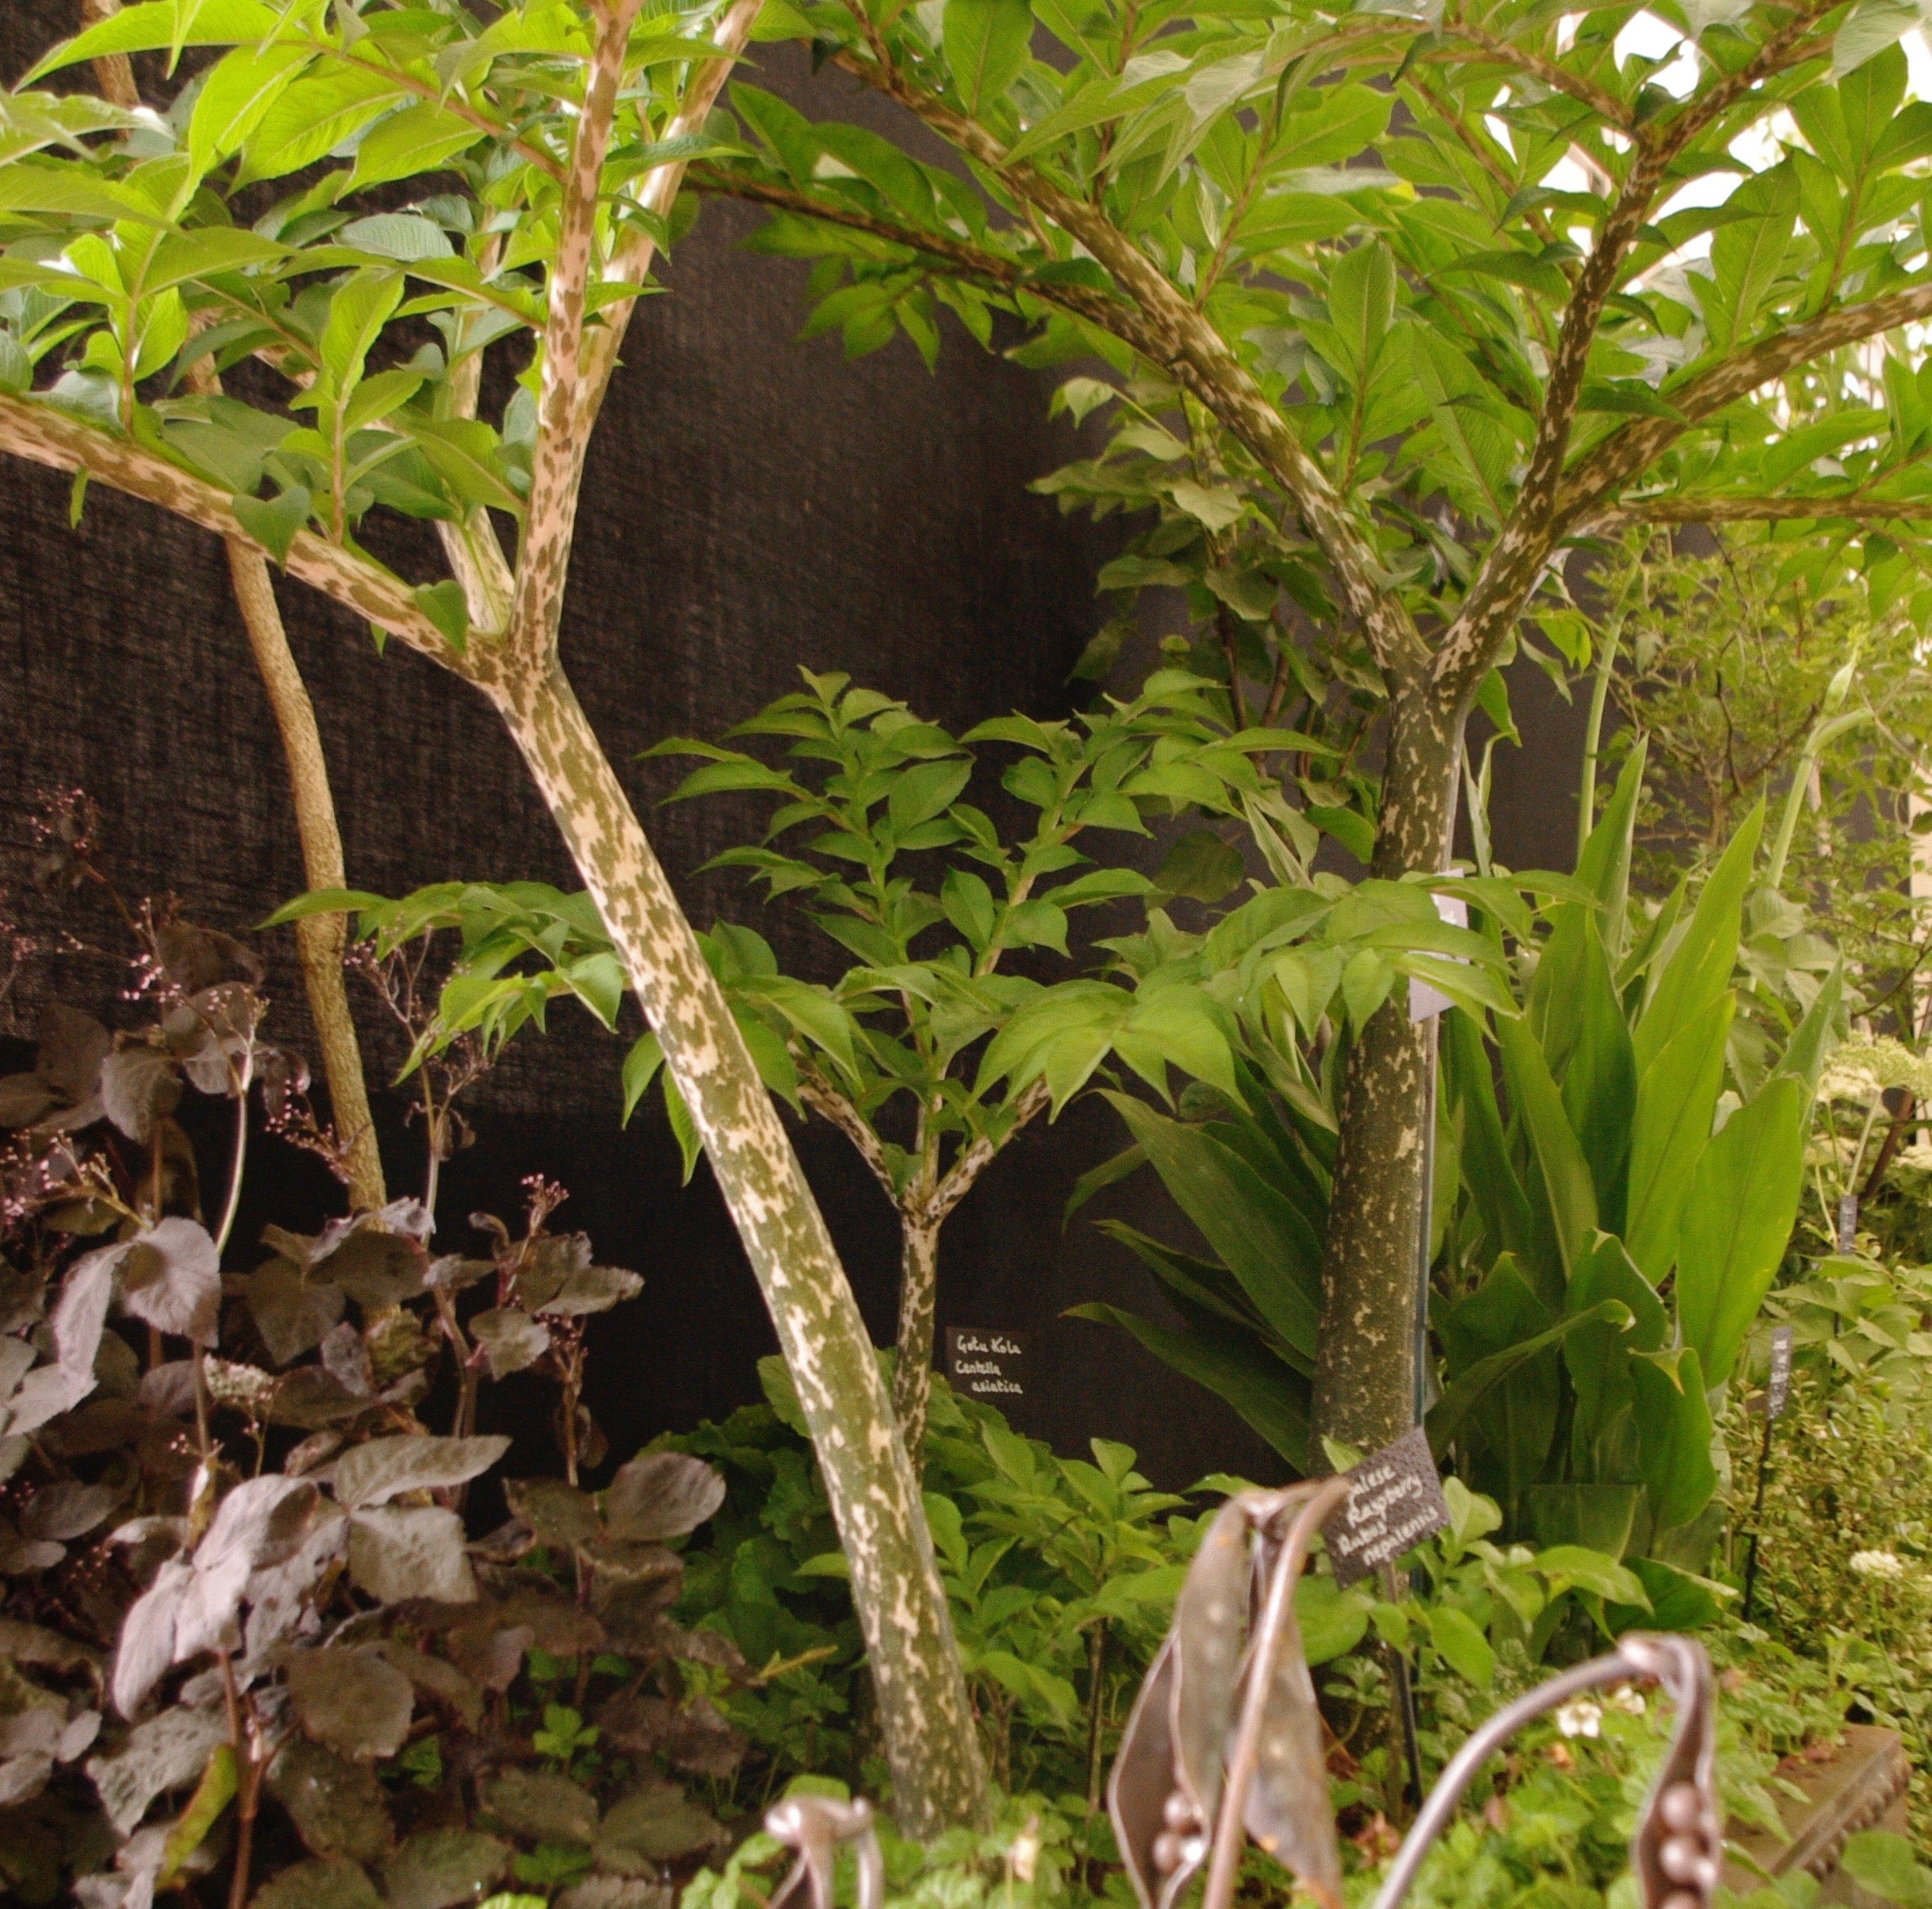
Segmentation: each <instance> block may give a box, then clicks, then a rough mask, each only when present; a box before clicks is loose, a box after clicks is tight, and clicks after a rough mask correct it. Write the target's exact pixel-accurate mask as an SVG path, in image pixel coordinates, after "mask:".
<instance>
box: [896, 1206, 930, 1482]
mask: <svg viewBox="0 0 1932 1909" xmlns="http://www.w3.org/2000/svg"><path fill="white" fill-rule="evenodd" d="M938 1306H939V1226H938V1221H936V1220H933V1221H927V1220H916V1219H914V1218H913V1217H912V1215H909V1214H908V1215H904V1216H903V1217H902V1219H901V1220H900V1223H899V1357H898V1359H897V1360H896V1362H895V1363H894V1366H893V1368H892V1409H893V1414H894V1416H895V1417H896V1418H897V1419H898V1420H899V1431H900V1433H901V1434H902V1435H903V1437H904V1439H905V1442H906V1450H907V1455H909V1456H910V1458H911V1459H912V1469H913V1471H914V1472H916V1473H922V1472H924V1470H925V1433H926V1412H927V1409H928V1407H929V1405H930V1404H931V1402H932V1397H933V1320H934V1319H935V1317H936V1316H937V1315H938Z"/></svg>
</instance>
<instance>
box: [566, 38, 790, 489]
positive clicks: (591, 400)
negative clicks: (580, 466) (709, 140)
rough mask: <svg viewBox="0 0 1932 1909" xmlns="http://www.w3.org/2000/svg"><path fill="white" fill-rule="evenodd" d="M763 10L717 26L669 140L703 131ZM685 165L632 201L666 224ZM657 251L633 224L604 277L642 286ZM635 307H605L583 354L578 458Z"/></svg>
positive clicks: (652, 175) (647, 181)
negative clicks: (708, 53)
mask: <svg viewBox="0 0 1932 1909" xmlns="http://www.w3.org/2000/svg"><path fill="white" fill-rule="evenodd" d="M763 7H764V0H733V6H732V8H731V11H729V13H727V14H726V15H725V17H724V19H723V20H721V21H720V22H719V24H718V30H717V32H716V34H714V35H713V36H712V39H711V45H712V47H713V48H714V49H715V50H716V57H715V58H712V59H709V60H706V61H704V62H703V63H698V64H695V65H694V70H693V72H692V74H691V77H690V82H689V84H688V85H687V87H686V89H685V97H684V103H683V105H682V106H681V107H679V108H678V111H677V115H676V116H675V117H673V118H672V120H671V123H670V124H668V126H666V127H665V128H664V137H665V138H667V139H683V138H686V137H694V136H695V135H696V134H698V133H702V132H703V130H704V123H705V121H706V120H708V119H709V118H710V117H711V108H712V107H713V106H714V105H716V103H717V98H718V94H719V93H720V90H721V89H722V88H723V86H724V85H725V80H726V79H727V78H728V77H729V75H730V72H731V69H732V67H733V66H734V65H736V64H737V63H738V55H739V54H741V53H742V52H743V51H744V50H745V43H746V41H748V40H749V39H750V38H751V29H752V28H753V27H754V26H755V24H757V21H758V16H759V12H760V11H762V9H763ZM694 52H695V49H694ZM687 163H688V162H687V161H685V160H683V159H674V160H672V161H670V162H669V163H667V164H664V165H662V166H657V167H653V168H652V169H651V171H650V172H646V174H645V175H644V178H643V181H642V184H641V185H639V184H635V183H633V186H632V187H631V189H630V191H629V197H630V198H632V199H633V201H634V202H636V203H637V205H638V206H639V207H642V209H643V210H644V211H646V212H649V213H651V214H653V215H655V216H656V217H657V218H659V219H668V217H669V216H670V215H671V208H672V206H673V205H674V204H675V203H676V202H677V192H678V188H679V187H680V186H681V185H682V184H683V183H684V176H685V167H686V165H687ZM656 251H657V241H656V240H655V239H654V238H653V237H651V234H650V233H649V232H647V231H646V229H645V228H644V224H643V222H642V220H636V221H633V224H632V225H631V228H630V230H629V233H628V234H627V235H626V236H625V237H624V241H623V242H622V243H621V244H620V245H619V246H618V247H617V248H616V251H615V252H614V253H613V254H612V256H611V261H610V263H609V264H608V265H607V267H605V271H604V276H605V277H606V279H607V280H611V281H614V282H616V283H617V284H620V285H642V284H643V282H644V276H645V274H646V272H649V271H650V270H651V259H652V258H653V257H654V256H655V254H656ZM636 310H637V299H636V298H634V297H633V298H625V299H623V300H621V301H620V302H618V303H616V304H615V305H611V306H607V307H605V308H604V311H603V314H602V318H603V323H602V324H600V325H599V327H598V330H597V331H596V333H594V335H593V336H592V337H591V340H590V350H589V351H588V352H587V353H586V354H585V366H584V379H583V385H582V388H581V391H580V392H579V394H578V398H577V433H578V440H579V454H580V455H581V446H582V444H583V442H584V441H586V440H588V438H589V437H590V426H591V425H592V424H594V422H595V421H596V418H597V414H598V410H599V409H600V408H601V407H602V406H603V399H604V393H605V392H606V390H607V389H609V386H610V382H611V374H612V372H615V371H616V368H617V354H618V351H619V350H620V348H621V346H623V343H624V333H625V331H626V330H627V329H628V328H629V324H630V321H631V315H632V313H633V311H636Z"/></svg>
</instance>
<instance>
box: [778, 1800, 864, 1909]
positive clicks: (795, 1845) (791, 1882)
mask: <svg viewBox="0 0 1932 1909" xmlns="http://www.w3.org/2000/svg"><path fill="white" fill-rule="evenodd" d="M872 1824H873V1816H872V1805H871V1804H870V1803H868V1802H867V1801H866V1800H865V1798H864V1797H862V1796H860V1797H855V1798H853V1799H852V1800H851V1802H849V1803H847V1802H839V1801H838V1799H837V1798H833V1797H827V1796H788V1797H787V1798H785V1800H784V1802H779V1803H774V1804H772V1807H771V1808H770V1809H768V1810H767V1811H765V1820H764V1826H765V1831H766V1833H767V1834H768V1835H771V1836H775V1837H777V1839H778V1840H779V1842H781V1843H784V1844H785V1846H787V1847H788V1848H790V1849H794V1850H797V1851H798V1861H797V1862H796V1863H793V1865H792V1867H791V1872H790V1875H788V1876H786V1877H785V1881H783V1882H782V1883H781V1884H780V1885H779V1886H778V1888H777V1889H776V1890H775V1891H774V1892H773V1894H772V1898H771V1902H770V1903H769V1905H768V1909H784V1905H785V1904H786V1903H788V1902H791V1901H792V1899H793V1898H794V1896H795V1895H796V1894H798V1892H799V1890H800V1889H801V1887H806V1888H809V1889H810V1891H811V1894H812V1909H834V1903H833V1875H834V1871H835V1867H836V1864H837V1862H838V1846H839V1844H841V1843H842V1842H851V1843H856V1844H857V1845H858V1851H857V1854H858V1858H859V1902H858V1909H885V1902H886V1859H885V1857H884V1856H883V1855H881V1852H880V1849H879V1838H878V1836H877V1833H876V1831H875V1830H874V1829H873V1827H872Z"/></svg>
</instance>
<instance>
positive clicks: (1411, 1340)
mask: <svg viewBox="0 0 1932 1909" xmlns="http://www.w3.org/2000/svg"><path fill="white" fill-rule="evenodd" d="M1462 727H1463V712H1462V711H1460V710H1454V711H1451V710H1446V709H1445V708H1444V707H1442V702H1441V700H1440V699H1439V698H1438V697H1437V696H1436V695H1435V694H1434V693H1433V692H1432V689H1431V688H1430V686H1429V685H1427V684H1426V682H1425V684H1424V685H1421V686H1419V687H1418V688H1416V689H1413V690H1412V691H1408V692H1399V693H1398V694H1397V695H1396V696H1395V699H1394V701H1393V702H1392V704H1391V707H1390V738H1389V756H1388V761H1387V763H1386V766H1385V768H1384V772H1383V776H1384V780H1383V785H1382V815H1381V820H1380V824H1379V827H1378V829H1377V836H1376V847H1375V860H1374V863H1373V869H1372V872H1373V873H1374V874H1375V875H1377V876H1382V877H1383V878H1384V879H1386V880H1395V879H1396V878H1398V877H1399V876H1401V875H1402V874H1403V872H1404V871H1405V870H1408V869H1416V868H1423V869H1428V868H1442V866H1443V865H1444V863H1446V861H1447V859H1448V854H1449V850H1450V837H1451V831H1452V829H1453V828H1454V827H1455V820H1456V808H1455V789H1456V775H1457V772H1458V770H1459V768H1460V763H1461V737H1462ZM1429 1058H1430V1057H1429V1038H1428V1030H1427V1028H1426V1027H1425V1025H1424V1024H1422V1023H1421V1022H1416V1021H1412V1020H1410V1019H1409V1013H1408V989H1406V988H1405V987H1403V985H1401V984H1400V983H1399V982H1398V983H1397V985H1396V987H1395V990H1394V992H1393V993H1391V994H1390V997H1389V998H1388V1000H1387V1001H1386V1002H1384V1003H1383V1004H1382V1007H1380V1008H1379V1009H1378V1010H1377V1011H1376V1012H1375V1013H1374V1014H1373V1015H1371V1016H1370V1017H1369V1020H1368V1025H1367V1026H1366V1027H1364V1028H1363V1029H1362V1031H1361V1033H1360V1034H1359V1035H1358V1036H1357V1037H1356V1039H1355V1044H1354V1046H1352V1047H1351V1048H1350V1050H1349V1052H1348V1059H1347V1063H1346V1064H1345V1066H1344V1068H1343V1070H1342V1107H1341V1145H1340V1147H1339V1150H1338V1155H1337V1159H1336V1165H1335V1178H1334V1187H1333V1189H1332V1191H1331V1193H1330V1195H1329V1226H1328V1239H1327V1242H1326V1246H1325V1250H1324V1253H1323V1255H1322V1268H1321V1336H1320V1341H1319V1344H1318V1347H1317V1351H1316V1367H1315V1401H1314V1407H1315V1409H1314V1426H1315V1431H1316V1434H1317V1435H1318V1436H1321V1437H1329V1438H1336V1439H1339V1440H1341V1441H1342V1442H1344V1443H1346V1444H1348V1445H1352V1446H1357V1447H1359V1448H1360V1449H1362V1450H1369V1451H1372V1450H1375V1449H1376V1448H1377V1446H1383V1445H1386V1444H1387V1443H1388V1442H1390V1440H1391V1439H1394V1438H1399V1437H1401V1435H1402V1434H1403V1433H1404V1432H1406V1431H1408V1428H1409V1427H1410V1424H1411V1423H1412V1415H1413V1411H1414V1401H1415V1398H1416V1343H1417V1339H1418V1333H1417V1329H1416V1328H1417V1324H1418V1320H1417V1309H1418V1307H1419V1306H1420V1303H1421V1292H1420V1282H1419V1281H1418V1278H1417V1276H1416V1267H1417V1263H1418V1259H1419V1257H1420V1254H1421V1233H1420V1230H1419V1229H1420V1228H1421V1226H1422V1225H1423V1224H1425V1220H1424V1218H1423V1215H1426V1213H1427V1211H1428V1190H1429V1189H1428V1186H1427V1174H1428V1166H1427V1162H1428V1148H1427V1147H1426V1146H1425V1144H1424V1137H1425V1129H1426V1126H1427V1123H1428V1118H1429V1111H1428V1110H1429Z"/></svg>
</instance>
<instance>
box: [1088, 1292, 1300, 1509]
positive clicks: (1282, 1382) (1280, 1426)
mask: <svg viewBox="0 0 1932 1909" xmlns="http://www.w3.org/2000/svg"><path fill="white" fill-rule="evenodd" d="M1067 1316H1068V1318H1069V1319H1091V1320H1099V1322H1100V1323H1101V1324H1103V1325H1114V1326H1119V1327H1120V1328H1121V1329H1122V1330H1123V1331H1124V1332H1128V1333H1132V1334H1133V1335H1134V1337H1135V1338H1137V1339H1138V1340H1139V1341H1140V1342H1141V1344H1142V1345H1143V1346H1146V1347H1147V1350H1148V1351H1150V1352H1151V1353H1152V1354H1153V1355H1154V1356H1155V1358H1156V1359H1160V1360H1161V1361H1162V1362H1163V1363H1165V1364H1167V1365H1170V1366H1172V1367H1173V1368H1174V1370H1175V1371H1176V1372H1179V1373H1180V1374H1181V1376H1183V1377H1185V1378H1189V1379H1192V1380H1193V1381H1194V1383H1195V1384H1196V1385H1202V1386H1205V1387H1206V1388H1207V1390H1208V1391H1210V1392H1212V1393H1213V1394H1216V1397H1218V1398H1223V1399H1225V1401H1226V1402H1228V1403H1229V1405H1230V1406H1232V1407H1234V1410H1235V1411H1237V1412H1238V1413H1239V1414H1240V1415H1241V1416H1242V1418H1243V1419H1245V1420H1247V1423H1248V1424H1250V1425H1251V1426H1252V1427H1253V1428H1255V1431H1256V1432H1258V1433H1260V1435H1261V1436H1262V1437H1263V1438H1264V1439H1266V1440H1267V1442H1268V1444H1269V1445H1270V1446H1273V1448H1274V1449H1275V1450H1277V1452H1279V1453H1280V1454H1281V1456H1282V1457H1283V1458H1284V1459H1286V1460H1287V1461H1288V1463H1290V1465H1292V1466H1293V1467H1294V1468H1295V1470H1296V1471H1297V1472H1306V1471H1307V1469H1308V1463H1309V1459H1308V1450H1309V1441H1308V1399H1307V1384H1306V1381H1299V1382H1298V1381H1297V1379H1296V1376H1295V1374H1294V1373H1293V1372H1290V1370H1289V1369H1288V1368H1287V1367H1286V1366H1285V1365H1283V1364H1282V1363H1281V1361H1280V1360H1279V1359H1271V1358H1270V1357H1269V1356H1268V1354H1267V1353H1265V1352H1264V1351H1263V1350H1261V1349H1260V1347H1259V1346H1256V1345H1255V1342H1254V1339H1253V1337H1251V1335H1248V1334H1246V1333H1238V1332H1236V1331H1234V1330H1233V1329H1232V1328H1230V1329H1229V1331H1228V1332H1227V1333H1225V1334H1220V1333H1207V1332H1204V1331H1203V1330H1202V1329H1201V1328H1199V1327H1198V1326H1196V1327H1193V1328H1190V1329H1189V1330H1188V1331H1186V1332H1176V1331H1175V1330H1174V1329H1173V1328H1172V1327H1170V1326H1160V1325H1155V1324H1154V1323H1153V1322H1152V1321H1151V1320H1144V1319H1140V1318H1138V1317H1137V1316H1136V1315H1134V1314H1133V1313H1131V1312H1123V1311H1121V1310H1120V1307H1117V1306H1104V1305H1101V1304H1099V1303H1098V1302H1093V1303H1090V1304H1088V1305H1085V1306H1073V1307H1068V1310H1067Z"/></svg>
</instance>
